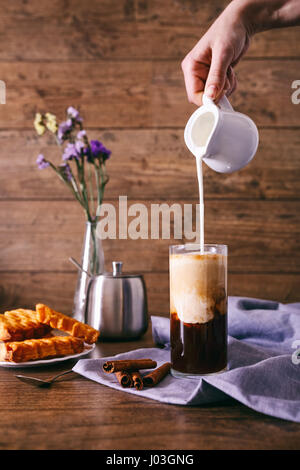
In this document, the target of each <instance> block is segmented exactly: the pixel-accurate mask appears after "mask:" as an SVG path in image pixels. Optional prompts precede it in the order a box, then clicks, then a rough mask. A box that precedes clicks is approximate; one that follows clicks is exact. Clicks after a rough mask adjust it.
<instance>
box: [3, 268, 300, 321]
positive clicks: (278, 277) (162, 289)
mask: <svg viewBox="0 0 300 470" xmlns="http://www.w3.org/2000/svg"><path fill="white" fill-rule="evenodd" d="M0 279H1V285H0V305H1V312H4V311H5V310H9V309H13V308H20V307H23V308H34V306H35V305H36V304H37V303H39V302H41V301H43V302H44V303H45V304H46V305H49V306H51V307H52V308H53V309H54V310H57V311H60V312H62V313H65V314H66V315H71V313H72V309H73V297H74V290H75V287H76V280H77V273H76V272H75V271H74V272H62V273H57V272H30V271H23V272H0ZM144 279H145V283H146V289H147V299H148V313H149V315H150V316H151V315H163V316H169V276H168V273H167V272H150V273H144ZM299 284H300V274H277V273H273V274H261V273H252V274H249V273H245V274H244V273H233V272H230V273H229V277H228V294H229V295H231V296H242V297H255V298H260V299H270V300H274V301H278V302H282V303H290V302H294V301H295V300H298V301H300V296H299Z"/></svg>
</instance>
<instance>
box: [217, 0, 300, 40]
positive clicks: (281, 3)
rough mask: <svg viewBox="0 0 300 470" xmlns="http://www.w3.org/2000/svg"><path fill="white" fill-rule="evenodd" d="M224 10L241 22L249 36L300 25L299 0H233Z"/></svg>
mask: <svg viewBox="0 0 300 470" xmlns="http://www.w3.org/2000/svg"><path fill="white" fill-rule="evenodd" d="M226 10H228V11H227V13H228V14H229V15H233V16H234V17H238V18H239V19H240V21H242V22H243V24H244V26H245V28H246V30H247V32H248V34H249V36H252V35H253V34H255V33H258V32H260V31H266V30H268V29H273V28H283V27H287V26H296V25H300V0H233V1H232V2H231V3H230V4H229V5H228V7H227V9H226Z"/></svg>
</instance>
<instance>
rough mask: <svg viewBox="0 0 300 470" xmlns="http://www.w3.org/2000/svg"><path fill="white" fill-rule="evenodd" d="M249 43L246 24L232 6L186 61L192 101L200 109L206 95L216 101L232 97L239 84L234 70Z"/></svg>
mask: <svg viewBox="0 0 300 470" xmlns="http://www.w3.org/2000/svg"><path fill="white" fill-rule="evenodd" d="M229 6H230V5H229ZM249 42H250V39H249V34H248V32H247V30H246V28H245V26H244V24H243V22H242V21H241V20H240V19H239V18H238V15H237V12H232V9H230V8H229V7H228V8H227V9H226V10H224V12H223V13H222V14H221V16H219V18H218V19H217V20H216V21H215V22H214V23H213V25H212V26H211V27H210V28H209V30H208V31H207V32H206V33H205V34H204V36H202V38H201V39H200V41H199V42H198V43H197V44H196V45H195V47H194V48H193V49H192V50H191V51H190V52H189V53H188V54H187V56H186V57H185V58H184V60H183V61H182V64H181V66H182V70H183V74H184V80H185V86H186V91H187V96H188V100H189V101H190V102H191V103H194V104H196V105H198V106H200V105H201V104H202V95H203V93H204V92H205V94H206V95H207V96H209V97H211V98H212V99H216V100H218V99H220V98H221V96H222V95H223V94H226V95H227V96H229V95H230V94H231V93H232V92H233V91H234V90H235V88H236V85H237V80H236V76H235V73H234V70H233V67H234V65H235V64H237V63H238V61H239V60H240V58H241V57H242V55H243V54H244V53H245V52H246V50H247V48H248V46H249Z"/></svg>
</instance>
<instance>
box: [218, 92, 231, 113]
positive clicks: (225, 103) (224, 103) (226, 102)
mask: <svg viewBox="0 0 300 470" xmlns="http://www.w3.org/2000/svg"><path fill="white" fill-rule="evenodd" d="M218 105H219V106H220V108H221V109H223V110H224V111H234V109H233V107H232V106H231V104H230V103H229V100H228V98H227V97H226V96H225V95H223V96H222V98H221V99H220V101H219V103H218Z"/></svg>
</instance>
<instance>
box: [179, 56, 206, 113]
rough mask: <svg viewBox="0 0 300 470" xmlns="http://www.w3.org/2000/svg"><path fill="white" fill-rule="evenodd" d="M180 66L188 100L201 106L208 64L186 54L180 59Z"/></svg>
mask: <svg viewBox="0 0 300 470" xmlns="http://www.w3.org/2000/svg"><path fill="white" fill-rule="evenodd" d="M181 68H182V71H183V75H184V81H185V88H186V92H187V97H188V100H189V102H190V103H194V104H196V105H197V106H201V105H202V96H203V93H204V85H205V80H206V77H207V74H208V70H209V66H208V65H207V64H205V63H202V62H200V61H196V60H195V59H194V58H193V57H191V56H190V55H189V54H188V55H187V56H186V57H185V58H184V60H183V61H182V63H181Z"/></svg>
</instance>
